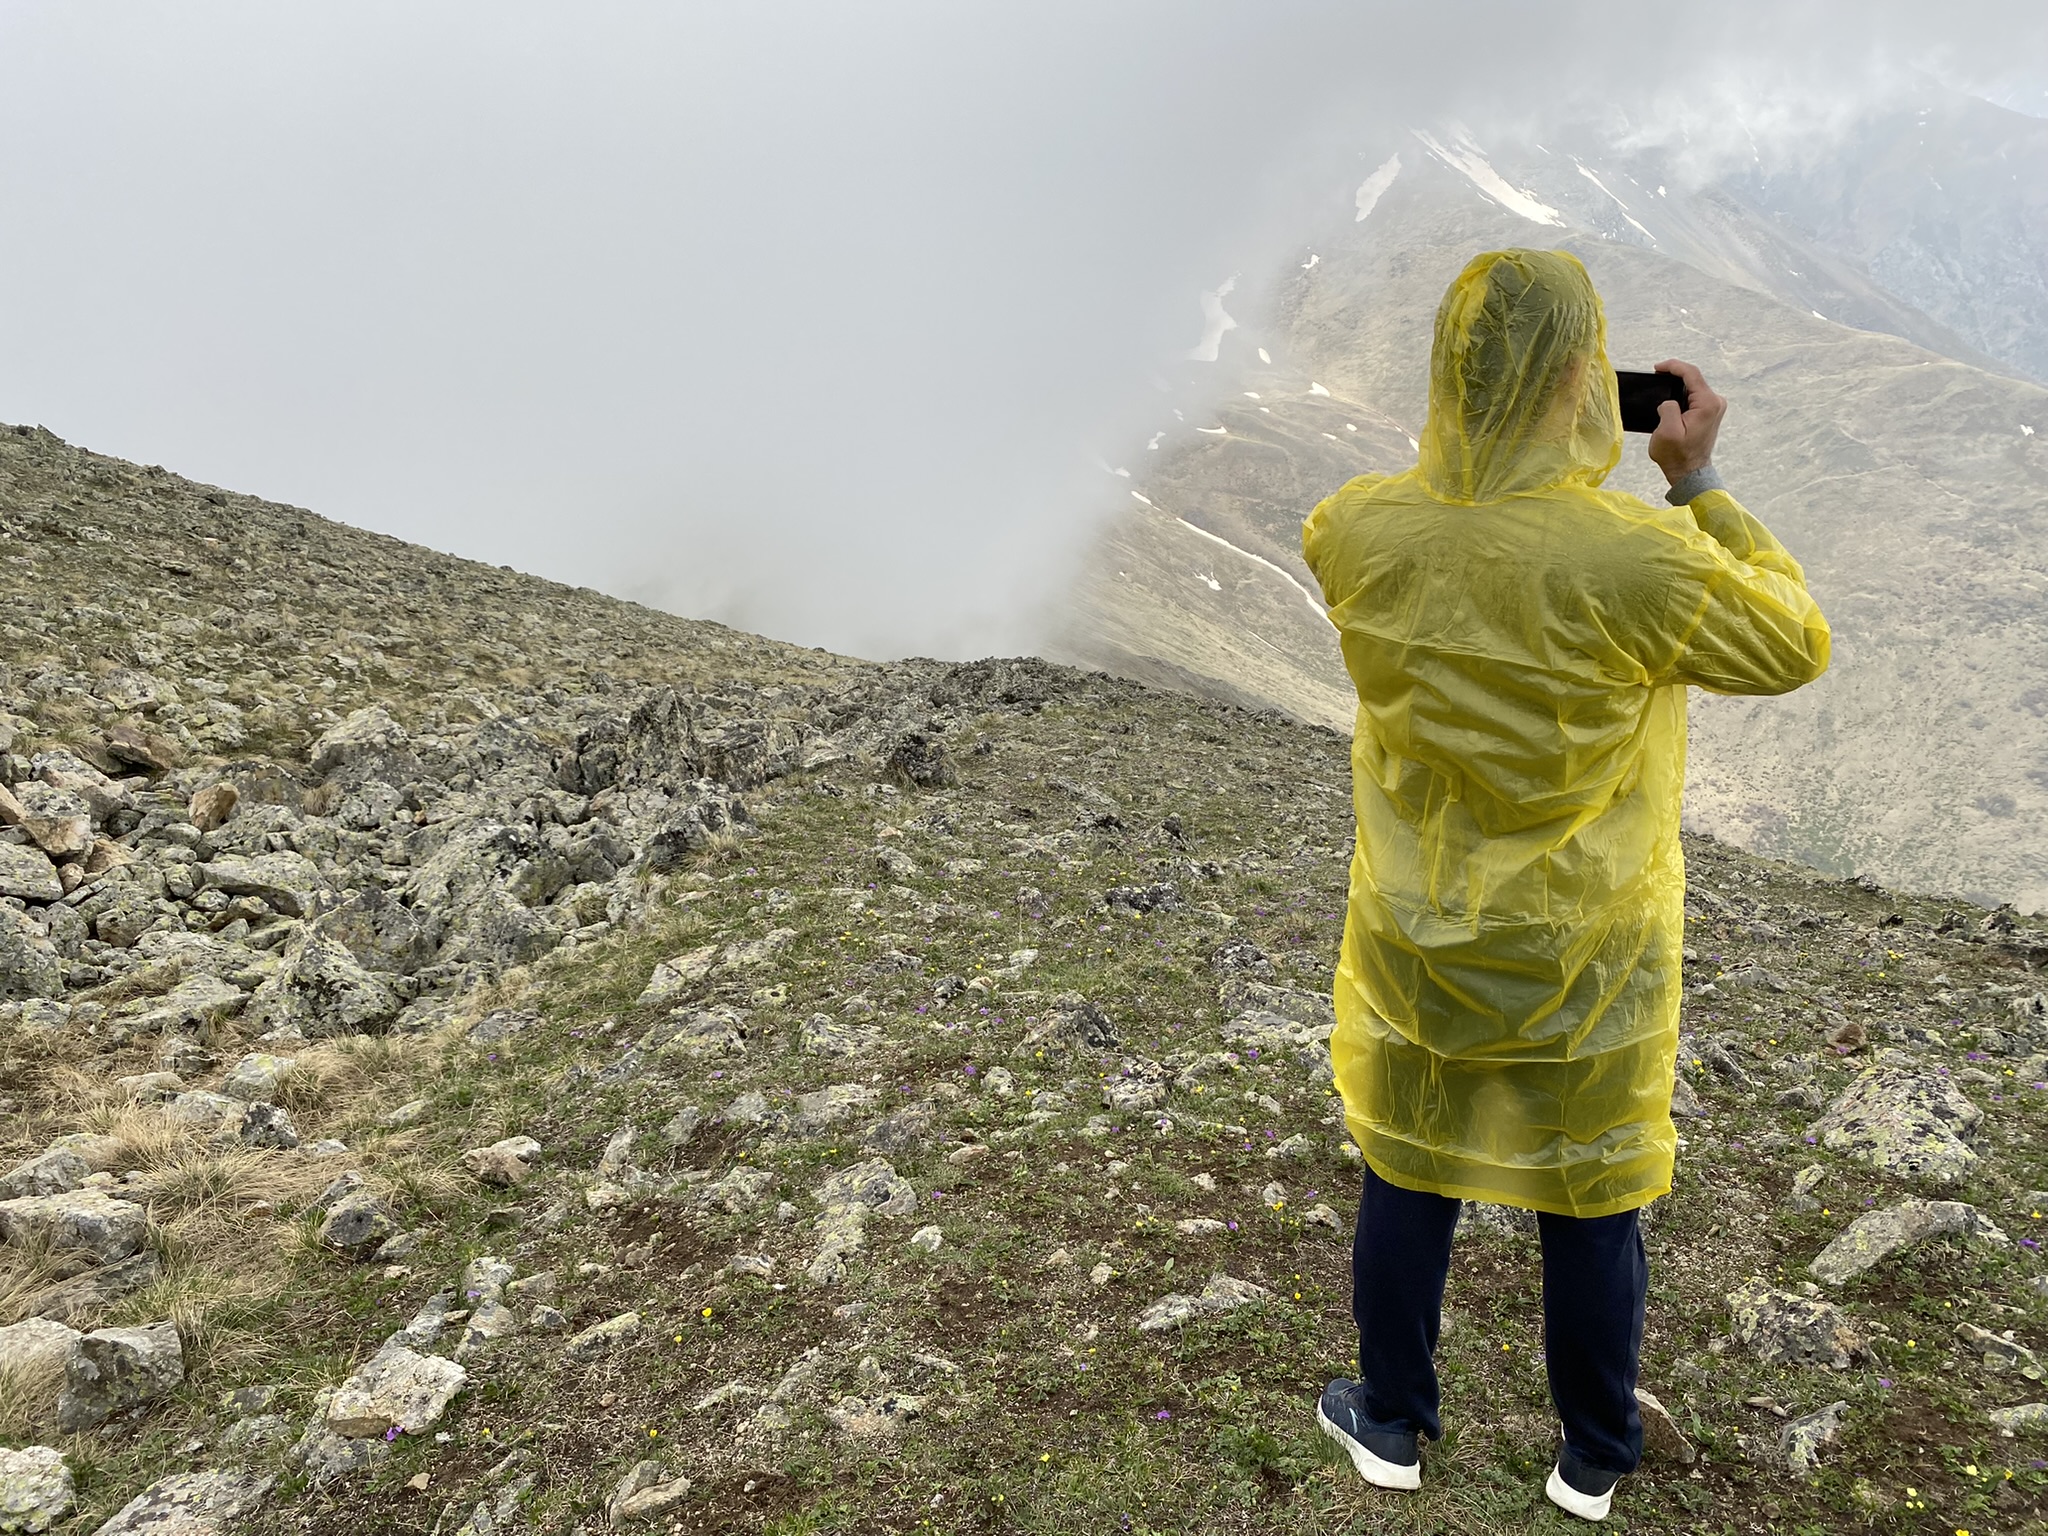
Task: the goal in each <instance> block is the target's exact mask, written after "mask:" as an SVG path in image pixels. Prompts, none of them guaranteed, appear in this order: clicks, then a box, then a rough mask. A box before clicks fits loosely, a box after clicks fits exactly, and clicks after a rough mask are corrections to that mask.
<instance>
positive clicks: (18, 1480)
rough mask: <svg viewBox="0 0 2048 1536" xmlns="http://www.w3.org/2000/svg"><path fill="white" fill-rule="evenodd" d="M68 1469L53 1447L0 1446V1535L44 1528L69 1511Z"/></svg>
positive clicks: (32, 1535) (32, 1532)
mask: <svg viewBox="0 0 2048 1536" xmlns="http://www.w3.org/2000/svg"><path fill="white" fill-rule="evenodd" d="M72 1496H73V1495H72V1487H71V1469H70V1468H69V1467H67V1466H66V1465H65V1464H64V1453H63V1452H62V1451H59V1450H57V1449H56V1448H55V1447H54V1446H48V1445H29V1446H23V1447H22V1448H21V1449H20V1450H18V1451H10V1450H8V1449H7V1448H6V1447H5V1446H0V1536H11V1533H13V1532H16V1531H19V1532H23V1533H25V1536H36V1533H38V1532H42V1531H47V1530H48V1529H49V1528H50V1527H51V1526H53V1525H55V1524H56V1523H57V1522H58V1521H59V1520H62V1519H63V1518H64V1517H65V1516H66V1515H68V1514H69V1513H71V1501H72Z"/></svg>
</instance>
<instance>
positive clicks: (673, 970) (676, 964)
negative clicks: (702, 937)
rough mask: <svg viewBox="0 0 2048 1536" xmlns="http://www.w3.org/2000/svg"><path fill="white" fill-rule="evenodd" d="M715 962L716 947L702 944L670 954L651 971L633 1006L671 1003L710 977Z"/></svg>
mask: <svg viewBox="0 0 2048 1536" xmlns="http://www.w3.org/2000/svg"><path fill="white" fill-rule="evenodd" d="M717 965H718V946H717V945H716V944H705V945H703V946H701V947H700V948H697V949H692V950H686V951H684V952H683V953H682V954H680V955H672V956H670V957H669V958H668V959H666V960H664V961H662V962H661V963H660V964H659V965H657V966H655V968H654V974H653V975H652V976H650V977H649V978H648V980H647V985H646V986H645V987H644V988H642V989H641V992H640V996H639V997H638V998H636V999H635V1000H634V1006H635V1007H636V1008H655V1007H659V1006H661V1005H663V1004H665V1003H673V1002H675V1001H676V1000H677V999H679V998H681V997H682V996H683V995H684V994H685V993H686V992H688V991H689V990H690V989H691V988H692V987H695V986H696V985H698V984H699V983H700V982H702V981H704V980H705V979H706V978H707V977H709V976H710V974H711V973H712V971H713V970H715V969H716V968H717Z"/></svg>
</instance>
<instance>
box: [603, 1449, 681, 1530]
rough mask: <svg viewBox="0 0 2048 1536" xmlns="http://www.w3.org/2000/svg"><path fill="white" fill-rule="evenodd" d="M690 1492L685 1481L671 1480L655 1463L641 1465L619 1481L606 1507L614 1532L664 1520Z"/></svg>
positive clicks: (672, 1478)
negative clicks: (618, 1529)
mask: <svg viewBox="0 0 2048 1536" xmlns="http://www.w3.org/2000/svg"><path fill="white" fill-rule="evenodd" d="M689 1492H690V1480H689V1479H688V1478H687V1477H680V1476H671V1475H670V1473H669V1470H668V1468H666V1467H664V1466H663V1465H662V1464H661V1463H660V1462H658V1461H643V1462H640V1463H639V1464H638V1465H636V1466H635V1467H634V1468H633V1470H632V1471H630V1472H628V1473H627V1474H626V1475H625V1476H624V1477H623V1478H621V1479H620V1480H619V1485H618V1486H617V1487H616V1488H614V1489H613V1490H612V1496H611V1499H610V1500H609V1502H608V1503H607V1505H606V1508H607V1510H608V1512H609V1514H610V1517H611V1522H612V1525H613V1527H614V1528H618V1527H622V1526H628V1525H641V1524H646V1523H648V1522H651V1521H655V1520H664V1519H667V1518H669V1517H670V1516H671V1515H672V1514H674V1512H675V1509H676V1506H677V1505H679V1504H681V1503H682V1502H683V1500H684V1498H685V1497H687V1496H688V1494H689Z"/></svg>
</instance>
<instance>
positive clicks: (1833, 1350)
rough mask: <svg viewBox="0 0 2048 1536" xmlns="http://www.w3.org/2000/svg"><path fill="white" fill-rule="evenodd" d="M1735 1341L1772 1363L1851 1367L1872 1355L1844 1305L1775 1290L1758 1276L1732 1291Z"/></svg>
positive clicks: (1866, 1341)
mask: <svg viewBox="0 0 2048 1536" xmlns="http://www.w3.org/2000/svg"><path fill="white" fill-rule="evenodd" d="M1728 1311H1729V1314H1730V1316H1731V1317H1732V1319H1733V1323H1734V1327H1733V1334H1734V1339H1735V1342H1736V1343H1737V1344H1739V1345H1742V1346H1743V1347H1744V1348H1746V1349H1749V1350H1751V1351H1752V1352H1753V1353H1754V1354H1755V1355H1756V1357H1757V1359H1759V1360H1761V1361H1762V1362H1763V1363H1764V1364H1766V1365H1828V1366H1833V1367H1834V1368H1835V1369H1836V1370H1838V1371H1843V1370H1847V1369H1848V1368H1849V1366H1850V1364H1851V1363H1852V1362H1854V1361H1856V1360H1861V1359H1868V1358H1869V1356H1870V1344H1869V1341H1868V1340H1866V1339H1865V1338H1864V1337H1863V1335H1862V1334H1860V1333H1858V1332H1857V1331H1856V1330H1855V1328H1854V1327H1852V1326H1851V1325H1850V1322H1849V1319H1848V1317H1847V1316H1846V1315H1844V1313H1843V1312H1842V1310H1841V1309H1840V1308H1839V1307H1835V1306H1832V1305H1830V1304H1829V1303H1827V1302H1825V1301H1820V1300H1817V1299H1815V1298H1813V1297H1810V1296H1800V1295H1796V1294H1794V1293H1793V1292H1791V1291H1780V1290H1777V1289H1774V1288H1773V1287H1772V1286H1771V1285H1770V1284H1769V1283H1768V1282H1767V1281H1765V1280H1763V1279H1761V1278H1759V1277H1755V1276H1752V1277H1751V1278H1750V1279H1749V1280H1747V1281H1745V1282H1744V1283H1743V1284H1742V1286H1741V1287H1740V1288H1739V1289H1737V1290H1734V1291H1731V1292H1729V1294H1728Z"/></svg>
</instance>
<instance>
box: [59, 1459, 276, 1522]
mask: <svg viewBox="0 0 2048 1536" xmlns="http://www.w3.org/2000/svg"><path fill="white" fill-rule="evenodd" d="M275 1483H276V1479H275V1478H271V1477H262V1476H258V1475H257V1474H256V1473H254V1472H224V1471H220V1470H218V1469H216V1470H214V1471H211V1472H179V1473H176V1474H174V1475H173V1476H170V1477H166V1478H160V1479H158V1480H157V1481H156V1482H153V1483H151V1484H150V1485H149V1486H148V1487H147V1488H145V1489H143V1490H142V1492H140V1493H138V1494H137V1495H136V1496H135V1497H134V1498H132V1499H130V1500H129V1501H128V1502H127V1503H126V1504H123V1505H122V1506H121V1507H120V1509H119V1510H117V1511H116V1512H115V1514H114V1517H113V1518H112V1519H111V1520H109V1521H107V1523H106V1524H105V1525H103V1526H101V1527H100V1528H99V1529H98V1530H97V1531H95V1532H93V1536H227V1533H228V1532H229V1531H231V1530H234V1529H235V1528H236V1527H237V1526H239V1524H240V1523H241V1522H242V1521H243V1520H245V1519H247V1518H248V1517H249V1516H250V1515H253V1514H254V1513H255V1512H256V1511H257V1510H258V1509H260V1508H261V1507H262V1506H263V1501H264V1500H265V1499H267V1498H268V1497H269V1496H270V1490H271V1488H272V1487H273V1486H274V1485H275Z"/></svg>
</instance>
